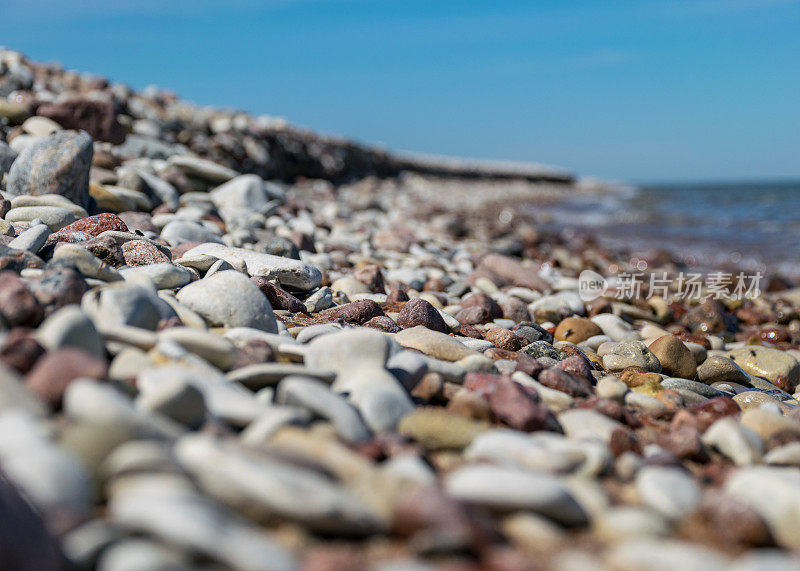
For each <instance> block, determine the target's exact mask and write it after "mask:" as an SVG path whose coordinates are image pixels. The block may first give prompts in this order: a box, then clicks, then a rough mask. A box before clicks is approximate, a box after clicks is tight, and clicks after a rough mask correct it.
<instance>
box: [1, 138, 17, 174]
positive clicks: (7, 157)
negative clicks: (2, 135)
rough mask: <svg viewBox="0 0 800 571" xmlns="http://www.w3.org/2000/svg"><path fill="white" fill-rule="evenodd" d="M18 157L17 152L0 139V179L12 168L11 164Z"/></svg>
mask: <svg viewBox="0 0 800 571" xmlns="http://www.w3.org/2000/svg"><path fill="white" fill-rule="evenodd" d="M16 158H17V153H16V152H15V151H14V150H13V149H12V148H11V147H9V146H8V145H7V144H6V143H5V142H2V141H0V179H2V178H3V175H4V174H5V173H7V172H8V171H9V170H11V165H12V164H14V160H15V159H16Z"/></svg>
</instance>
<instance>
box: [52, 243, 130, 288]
mask: <svg viewBox="0 0 800 571" xmlns="http://www.w3.org/2000/svg"><path fill="white" fill-rule="evenodd" d="M52 259H53V260H58V261H61V262H63V263H65V264H67V265H69V266H72V267H74V268H75V269H76V270H78V271H79V272H80V273H81V274H82V275H83V276H85V277H87V278H96V279H98V280H103V281H104V282H116V281H121V280H122V279H123V278H122V276H121V275H120V273H119V272H118V271H117V270H115V269H114V268H113V267H112V266H110V265H109V264H108V263H106V262H104V261H102V260H101V259H100V258H98V257H97V256H95V255H94V254H92V253H91V252H90V251H89V250H87V249H86V248H84V247H83V246H79V245H78V244H66V243H62V244H58V246H57V247H56V249H55V252H54V253H53V258H52Z"/></svg>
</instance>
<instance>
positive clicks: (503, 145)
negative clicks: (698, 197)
mask: <svg viewBox="0 0 800 571" xmlns="http://www.w3.org/2000/svg"><path fill="white" fill-rule="evenodd" d="M0 13H2V16H0V20H2V22H3V31H2V34H0V44H3V45H6V46H7V47H10V48H13V49H17V50H20V51H23V52H25V53H26V54H28V55H29V56H30V57H32V58H34V59H36V60H43V61H59V62H61V63H62V64H63V65H64V66H65V67H67V68H70V69H78V70H81V71H87V72H93V73H97V74H101V75H105V76H109V77H111V78H112V79H113V80H115V81H121V82H124V83H128V84H130V85H132V86H134V87H137V88H141V87H144V86H145V85H148V84H151V83H153V84H157V85H160V86H162V87H168V88H171V89H173V90H175V91H177V92H178V93H179V94H180V95H181V96H183V97H185V98H187V99H190V100H192V101H195V102H197V103H201V104H211V105H217V106H226V107H234V108H238V109H244V110H247V111H250V112H253V113H268V114H271V115H279V116H282V117H285V118H287V119H288V120H289V121H290V122H293V123H296V124H300V125H304V126H307V127H311V128H313V129H315V130H318V131H322V132H326V133H331V134H338V135H346V136H350V137H353V138H356V139H358V140H361V141H365V142H370V143H379V144H382V145H385V146H386V147H388V148H390V149H402V150H412V151H420V152H429V153H437V154H450V155H457V156H465V157H482V158H502V159H512V160H522V161H536V162H545V163H550V164H555V165H559V166H563V167H566V168H569V169H571V170H573V171H576V172H578V173H580V174H583V175H594V176H599V177H604V178H613V179H620V180H633V181H642V180H672V179H674V180H689V179H738V178H761V177H769V178H786V177H800V0H672V1H662V2H652V1H647V0H639V1H624V0H620V1H613V2H604V1H573V2H567V1H555V0H554V1H552V2H537V1H528V2H523V1H505V0H485V1H470V0H460V1H448V0H398V1H395V0H262V1H255V0H193V1H191V2H185V1H180V0H173V1H169V0H102V1H100V0H72V1H70V2H62V1H58V2H56V1H54V0H25V1H22V2H20V1H12V0H0Z"/></svg>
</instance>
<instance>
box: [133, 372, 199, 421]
mask: <svg viewBox="0 0 800 571" xmlns="http://www.w3.org/2000/svg"><path fill="white" fill-rule="evenodd" d="M136 405H137V406H138V407H140V408H142V409H144V410H147V411H150V412H154V413H158V414H160V415H163V416H165V417H167V418H169V419H171V420H174V421H175V422H178V423H180V424H183V425H185V426H187V427H189V428H193V429H196V428H199V427H200V425H202V423H203V421H204V420H205V416H206V407H205V399H204V398H203V393H202V392H200V390H199V389H197V388H196V387H194V386H192V385H191V384H189V383H187V382H186V381H185V380H183V379H180V378H166V379H164V380H163V382H162V383H160V384H159V385H158V386H157V387H154V388H153V390H149V391H147V392H144V393H142V394H141V395H140V396H139V398H138V399H136Z"/></svg>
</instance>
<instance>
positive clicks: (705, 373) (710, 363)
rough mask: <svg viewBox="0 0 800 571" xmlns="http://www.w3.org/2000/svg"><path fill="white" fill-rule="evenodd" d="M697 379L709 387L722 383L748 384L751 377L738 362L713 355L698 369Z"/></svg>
mask: <svg viewBox="0 0 800 571" xmlns="http://www.w3.org/2000/svg"><path fill="white" fill-rule="evenodd" d="M697 378H698V379H699V380H700V381H701V382H703V383H706V384H708V385H710V384H713V383H720V382H726V381H727V382H735V383H744V384H747V383H749V382H750V377H749V375H748V374H747V373H745V372H744V371H743V370H742V368H741V367H740V366H739V365H737V364H736V361H734V360H733V359H729V358H727V357H723V356H721V355H711V356H710V357H708V358H707V359H706V360H705V361H703V363H702V364H701V365H700V366H699V367H697Z"/></svg>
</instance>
